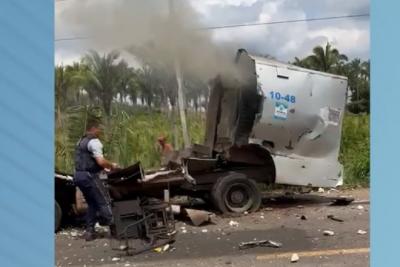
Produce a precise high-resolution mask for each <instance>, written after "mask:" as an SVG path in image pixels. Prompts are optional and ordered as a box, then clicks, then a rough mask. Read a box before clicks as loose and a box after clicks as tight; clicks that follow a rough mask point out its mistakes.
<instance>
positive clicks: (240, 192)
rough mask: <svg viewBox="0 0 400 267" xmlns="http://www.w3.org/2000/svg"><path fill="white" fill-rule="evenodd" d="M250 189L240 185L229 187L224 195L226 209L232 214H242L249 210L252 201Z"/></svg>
mask: <svg viewBox="0 0 400 267" xmlns="http://www.w3.org/2000/svg"><path fill="white" fill-rule="evenodd" d="M252 192H253V190H251V188H250V187H249V186H248V185H246V184H242V183H237V184H232V185H230V186H229V187H228V188H227V189H226V191H225V194H224V202H225V205H226V207H227V208H228V209H229V210H230V211H233V212H244V211H247V210H249V209H250V208H251V207H252V205H253V203H254V200H253V198H252Z"/></svg>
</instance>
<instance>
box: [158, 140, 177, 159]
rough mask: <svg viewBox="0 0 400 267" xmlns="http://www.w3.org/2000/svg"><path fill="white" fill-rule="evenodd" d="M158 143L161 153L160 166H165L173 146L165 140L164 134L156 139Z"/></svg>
mask: <svg viewBox="0 0 400 267" xmlns="http://www.w3.org/2000/svg"><path fill="white" fill-rule="evenodd" d="M157 141H158V144H159V151H160V154H161V157H160V158H161V166H167V165H168V161H169V157H170V156H171V155H172V153H173V152H174V148H173V147H172V145H171V144H170V143H168V142H167V138H166V137H165V136H164V135H160V136H159V137H158V139H157Z"/></svg>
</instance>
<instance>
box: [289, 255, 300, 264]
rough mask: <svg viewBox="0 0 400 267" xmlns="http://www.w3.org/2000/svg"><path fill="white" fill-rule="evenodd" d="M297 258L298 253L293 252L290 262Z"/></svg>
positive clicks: (295, 260) (296, 260)
mask: <svg viewBox="0 0 400 267" xmlns="http://www.w3.org/2000/svg"><path fill="white" fill-rule="evenodd" d="M299 259H300V258H299V255H298V254H297V253H293V254H292V257H291V258H290V262H298V261H299Z"/></svg>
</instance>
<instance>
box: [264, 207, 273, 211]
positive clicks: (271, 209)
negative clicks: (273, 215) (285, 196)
mask: <svg viewBox="0 0 400 267" xmlns="http://www.w3.org/2000/svg"><path fill="white" fill-rule="evenodd" d="M264 210H266V211H273V210H274V209H273V208H265V209H264Z"/></svg>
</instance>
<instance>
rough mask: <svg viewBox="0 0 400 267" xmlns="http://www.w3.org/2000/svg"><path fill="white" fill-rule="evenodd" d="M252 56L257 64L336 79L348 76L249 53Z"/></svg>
mask: <svg viewBox="0 0 400 267" xmlns="http://www.w3.org/2000/svg"><path fill="white" fill-rule="evenodd" d="M248 55H249V56H250V58H252V59H253V60H254V61H255V62H256V64H263V65H269V66H275V67H281V68H287V69H289V70H295V71H302V72H307V73H311V74H317V75H322V76H327V77H332V78H336V79H341V80H346V81H347V77H346V76H341V75H336V74H331V73H326V72H322V71H316V70H310V69H306V68H302V67H299V66H296V65H293V64H288V63H283V62H280V61H277V60H274V59H268V58H264V57H260V56H254V55H251V54H248Z"/></svg>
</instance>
